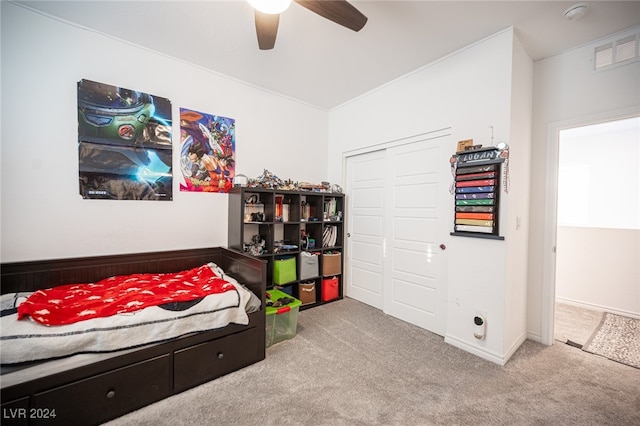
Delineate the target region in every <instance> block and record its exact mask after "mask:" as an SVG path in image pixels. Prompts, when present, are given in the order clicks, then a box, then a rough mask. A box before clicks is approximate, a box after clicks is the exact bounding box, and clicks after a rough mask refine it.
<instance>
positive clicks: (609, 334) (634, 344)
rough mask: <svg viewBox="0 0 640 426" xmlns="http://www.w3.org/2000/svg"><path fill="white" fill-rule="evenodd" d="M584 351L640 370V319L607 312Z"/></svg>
mask: <svg viewBox="0 0 640 426" xmlns="http://www.w3.org/2000/svg"><path fill="white" fill-rule="evenodd" d="M582 349H583V350H584V351H586V352H590V353H593V354H596V355H600V356H603V357H605V358H609V359H611V360H613V361H617V362H620V363H622V364H626V365H630V366H632V367H635V368H640V319H636V318H629V317H624V316H621V315H615V314H612V313H609V312H606V313H605V314H604V315H603V316H602V321H601V322H600V325H599V326H598V328H596V330H595V331H594V332H593V335H592V336H591V338H589V340H588V341H587V343H586V344H585V345H584V346H583V348H582Z"/></svg>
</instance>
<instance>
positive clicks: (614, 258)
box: [556, 226, 640, 318]
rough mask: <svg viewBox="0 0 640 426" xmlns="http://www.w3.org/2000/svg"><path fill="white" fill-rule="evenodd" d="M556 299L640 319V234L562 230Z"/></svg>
mask: <svg viewBox="0 0 640 426" xmlns="http://www.w3.org/2000/svg"><path fill="white" fill-rule="evenodd" d="M557 242H558V251H557V254H556V259H557V267H556V298H557V299H558V300H562V301H564V302H566V303H569V304H572V305H577V306H583V307H586V308H591V309H597V310H602V311H607V312H613V313H617V314H619V315H627V316H632V317H636V318H640V262H638V259H640V230H637V229H611V228H584V227H571V226H561V227H559V228H558V238H557Z"/></svg>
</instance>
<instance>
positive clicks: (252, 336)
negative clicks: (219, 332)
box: [173, 327, 259, 392]
mask: <svg viewBox="0 0 640 426" xmlns="http://www.w3.org/2000/svg"><path fill="white" fill-rule="evenodd" d="M258 344H259V336H258V331H257V329H256V328H255V327H253V328H250V329H248V330H245V331H243V332H241V333H236V334H232V335H230V336H225V337H222V338H220V339H216V340H212V341H210V342H205V343H202V344H199V345H196V346H192V347H190V348H186V349H182V350H179V351H176V352H175V354H174V361H173V362H174V364H173V374H174V376H173V377H174V378H173V380H174V382H173V385H174V390H175V392H180V391H183V390H185V389H188V388H191V387H193V386H196V385H199V384H201V383H204V382H207V381H209V380H212V379H215V378H216V377H220V376H223V375H225V374H227V373H230V372H232V371H235V370H238V369H240V368H242V367H246V366H247V365H249V364H253V363H254V362H256V354H257V352H258Z"/></svg>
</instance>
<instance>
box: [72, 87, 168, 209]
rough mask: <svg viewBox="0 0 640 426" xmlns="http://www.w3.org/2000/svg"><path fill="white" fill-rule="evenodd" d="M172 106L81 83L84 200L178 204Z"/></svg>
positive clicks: (147, 96)
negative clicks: (175, 183)
mask: <svg viewBox="0 0 640 426" xmlns="http://www.w3.org/2000/svg"><path fill="white" fill-rule="evenodd" d="M171 126H172V121H171V101H169V100H168V99H166V98H163V97H161V96H156V95H151V94H148V93H144V92H140V91H137V90H132V89H125V88H123V87H118V86H113V85H110V84H105V83H98V82H95V81H90V80H81V81H79V82H78V154H79V166H80V167H79V170H80V176H79V178H80V195H82V197H83V198H85V199H112V200H158V201H170V200H172V199H173V173H172V161H171V158H172V145H171Z"/></svg>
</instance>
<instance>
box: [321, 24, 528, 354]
mask: <svg viewBox="0 0 640 426" xmlns="http://www.w3.org/2000/svg"><path fill="white" fill-rule="evenodd" d="M516 44H517V43H516ZM514 49H515V52H514ZM514 53H515V56H517V59H516V62H517V64H518V65H517V67H516V71H518V72H519V73H521V74H520V76H519V77H518V80H517V81H514V80H513V79H512V75H513V71H514V64H513V61H514ZM522 55H523V50H522V49H521V47H519V44H517V46H516V45H514V33H513V30H512V29H507V30H505V31H502V32H500V33H498V34H496V35H494V36H492V37H489V38H487V39H485V40H482V41H480V42H478V43H476V44H474V45H471V46H469V47H467V48H466V49H463V50H461V51H459V52H457V53H455V54H453V55H451V56H448V57H446V58H443V59H442V60H440V61H437V62H436V63H433V64H431V65H429V66H427V67H424V68H421V69H419V70H417V71H416V72H414V73H411V74H409V75H407V76H404V77H402V78H400V79H398V80H395V81H393V82H390V83H389V84H387V85H385V86H383V87H381V88H379V89H377V90H374V91H372V92H370V93H368V94H366V95H364V96H362V97H360V98H358V99H355V100H353V101H351V102H348V103H346V104H344V105H342V106H340V107H338V108H336V109H334V110H332V111H331V112H330V117H329V163H328V164H329V178H330V180H332V181H336V182H339V181H342V180H343V176H342V171H343V170H342V165H343V164H342V162H343V157H344V155H345V153H347V152H350V151H354V150H359V149H364V148H366V147H372V146H375V145H378V144H384V143H387V142H391V141H394V140H398V139H401V138H409V137H412V136H414V135H418V134H421V133H425V132H430V131H434V130H438V129H443V128H448V127H451V129H452V133H453V137H452V138H450V140H451V141H453V142H452V144H451V146H450V147H445V149H447V150H449V152H451V154H453V153H455V150H456V146H455V141H458V140H463V139H470V138H473V139H474V143H476V144H477V143H480V144H483V145H485V146H489V145H490V144H491V129H490V127H489V126H493V127H494V137H495V142H498V141H506V142H508V143H509V145H510V147H511V150H512V151H513V152H514V163H513V164H512V166H511V170H514V168H517V167H523V168H524V169H523V170H525V171H524V176H523V177H522V178H520V177H518V178H516V179H515V180H513V181H512V189H511V193H510V194H503V198H502V201H503V210H501V214H503V215H504V216H501V217H504V218H506V220H505V222H504V223H505V226H503V227H501V228H502V230H501V233H502V234H503V235H504V236H505V237H506V241H496V240H483V239H474V238H462V237H451V236H449V235H448V234H447V237H446V238H445V240H444V241H442V242H443V243H444V244H445V245H446V246H447V250H446V252H445V253H446V257H447V259H448V281H447V288H448V296H447V299H448V303H447V318H446V322H447V325H446V339H447V341H448V342H450V343H452V344H455V345H457V346H459V347H462V348H464V349H465V350H468V351H471V352H474V353H476V354H478V355H480V356H482V357H485V358H487V359H490V360H492V361H494V362H497V363H504V362H506V361H507V360H508V358H509V356H510V353H511V352H510V351H512V350H515V349H516V348H517V346H518V344H519V343H518V342H521V341H522V340H523V339H524V337H525V329H524V325H525V324H524V317H523V312H525V311H526V307H525V306H524V303H525V302H524V297H523V296H522V295H521V294H523V293H524V290H522V291H520V293H521V294H517V293H518V292H516V293H515V294H513V295H514V297H516V299H514V300H513V301H507V300H506V297H507V294H506V289H505V287H506V285H507V274H506V270H507V254H506V249H507V245H508V244H516V245H521V243H519V242H518V240H517V239H514V240H513V242H512V241H511V240H510V239H511V229H510V228H512V227H513V223H515V217H514V218H511V216H512V215H513V214H515V212H518V214H520V215H522V217H523V220H524V221H525V223H526V219H527V218H526V216H527V215H528V208H527V202H526V198H528V187H527V184H528V166H527V164H528V146H529V139H528V137H526V133H527V132H528V128H529V124H528V123H529V118H528V117H527V114H528V109H529V107H528V106H527V99H530V90H531V81H530V76H531V71H530V68H531V64H530V61H529V65H528V67H529V71H527V59H528V58H524V57H523V56H522ZM524 56H526V55H524ZM527 73H528V76H529V77H527ZM527 80H528V81H527ZM512 91H514V93H516V92H517V93H518V94H519V95H522V96H524V101H523V102H522V104H518V105H517V106H515V107H514V106H513V105H512ZM527 96H529V97H528V98H527ZM512 114H513V116H514V117H513V119H514V125H515V127H514V128H512ZM529 116H530V115H529ZM523 133H524V134H525V137H524V138H518V139H516V140H510V139H511V138H512V137H514V136H517V135H522V134H523ZM516 173H521V174H522V172H518V171H517V170H516ZM519 176H520V175H519ZM447 178H448V176H447ZM512 194H513V195H514V197H515V198H516V199H519V197H520V194H521V195H522V197H523V198H524V199H525V200H520V201H517V202H516V204H517V206H516V207H515V208H514V209H512V211H511V212H510V211H509V209H511V206H510V204H511V202H510V198H511V197H512ZM507 205H509V207H508V208H507V207H506V206H507ZM453 211H454V209H453V198H451V209H450V218H449V219H450V223H453ZM525 234H526V233H525V232H522V235H523V238H525V241H526V236H525ZM525 246H526V244H525ZM524 254H526V253H520V254H518V253H517V252H516V253H515V254H514V256H515V257H518V256H521V257H523V256H524ZM511 261H516V259H515V258H514V259H511ZM524 262H525V260H524V258H523V259H522V260H520V264H522V263H524ZM524 278H525V276H524V274H517V273H511V274H509V280H510V281H509V286H515V287H516V288H521V289H524V288H525V287H526V281H525V279H524ZM347 279H348V277H347ZM507 303H513V304H515V306H514V308H513V311H510V312H507V311H506V310H505V305H506V304H507ZM477 310H481V311H484V312H486V313H487V326H488V332H487V338H486V340H484V341H478V340H477V339H475V338H474V337H473V322H472V320H473V317H474V315H475V314H476V311H477ZM516 310H517V311H518V315H519V316H520V317H522V319H520V320H516V321H514V322H510V321H509V320H510V319H509V318H506V317H505V315H511V314H512V313H513V312H514V311H516ZM507 322H509V326H508V327H510V329H509V331H508V332H506V331H505V324H506V323H507ZM517 328H519V330H518V329H517ZM515 336H518V337H517V338H516V337H515Z"/></svg>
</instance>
